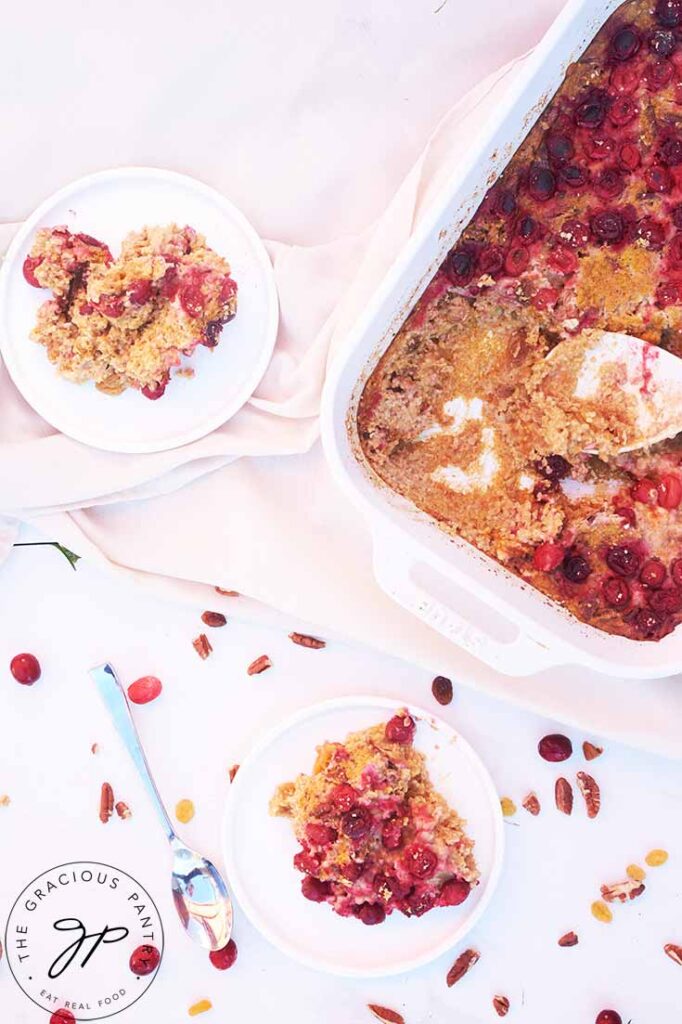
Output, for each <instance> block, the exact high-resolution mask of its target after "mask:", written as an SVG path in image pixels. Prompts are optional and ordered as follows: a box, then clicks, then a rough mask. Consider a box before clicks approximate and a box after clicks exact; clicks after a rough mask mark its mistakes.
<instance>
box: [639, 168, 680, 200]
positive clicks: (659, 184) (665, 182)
mask: <svg viewBox="0 0 682 1024" xmlns="http://www.w3.org/2000/svg"><path fill="white" fill-rule="evenodd" d="M644 180H645V182H646V187H647V189H648V190H649V192H657V193H659V195H662V194H664V193H666V192H670V190H671V189H672V187H673V179H672V177H671V175H670V171H669V170H668V169H667V168H666V167H661V166H660V165H659V164H654V165H653V167H649V168H648V170H647V171H646V173H645V175H644Z"/></svg>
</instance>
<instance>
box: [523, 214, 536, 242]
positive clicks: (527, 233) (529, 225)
mask: <svg viewBox="0 0 682 1024" xmlns="http://www.w3.org/2000/svg"><path fill="white" fill-rule="evenodd" d="M537 234H538V222H537V221H536V220H534V219H533V217H530V216H529V215H528V214H526V216H525V217H522V218H521V221H520V223H519V235H520V236H521V238H523V239H525V240H526V241H527V242H530V241H533V240H534V239H535V238H536V236H537Z"/></svg>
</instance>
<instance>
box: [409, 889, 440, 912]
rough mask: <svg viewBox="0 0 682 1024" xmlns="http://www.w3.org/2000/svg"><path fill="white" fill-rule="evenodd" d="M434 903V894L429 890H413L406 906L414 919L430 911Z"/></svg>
mask: <svg viewBox="0 0 682 1024" xmlns="http://www.w3.org/2000/svg"><path fill="white" fill-rule="evenodd" d="M435 902H436V894H435V892H433V891H432V890H431V889H421V890H419V889H415V890H414V892H411V893H410V895H409V896H408V897H407V905H408V907H409V908H410V911H411V912H412V913H413V914H414V916H415V917H421V916H422V914H426V913H427V911H429V910H431V908H432V907H433V906H434V904H435Z"/></svg>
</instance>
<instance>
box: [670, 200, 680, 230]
mask: <svg viewBox="0 0 682 1024" xmlns="http://www.w3.org/2000/svg"><path fill="white" fill-rule="evenodd" d="M670 215H671V217H672V222H673V224H674V225H675V227H676V228H682V203H678V204H677V206H673V208H672V210H671V214H670Z"/></svg>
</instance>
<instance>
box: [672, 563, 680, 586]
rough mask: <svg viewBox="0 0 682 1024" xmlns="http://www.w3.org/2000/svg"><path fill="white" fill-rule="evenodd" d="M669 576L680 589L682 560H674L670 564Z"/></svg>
mask: <svg viewBox="0 0 682 1024" xmlns="http://www.w3.org/2000/svg"><path fill="white" fill-rule="evenodd" d="M670 575H671V576H672V578H673V582H675V583H676V584H677V585H678V586H679V587H682V558H676V559H674V561H672V562H671V563H670Z"/></svg>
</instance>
